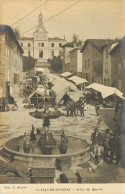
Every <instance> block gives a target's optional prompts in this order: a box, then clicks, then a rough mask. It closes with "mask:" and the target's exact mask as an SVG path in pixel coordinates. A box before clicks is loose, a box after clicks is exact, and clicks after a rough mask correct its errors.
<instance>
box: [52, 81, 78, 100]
mask: <svg viewBox="0 0 125 194" xmlns="http://www.w3.org/2000/svg"><path fill="white" fill-rule="evenodd" d="M60 79H61V78H60ZM60 79H58V81H57V80H56V82H55V85H54V86H53V87H52V90H53V91H54V92H55V94H56V102H57V103H59V102H60V100H61V99H62V98H63V96H64V95H65V94H66V93H67V92H69V91H75V92H77V91H78V89H77V88H76V86H75V85H74V84H72V83H70V82H68V81H66V80H63V79H61V80H60Z"/></svg>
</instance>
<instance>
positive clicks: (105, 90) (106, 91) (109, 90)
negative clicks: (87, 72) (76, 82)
mask: <svg viewBox="0 0 125 194" xmlns="http://www.w3.org/2000/svg"><path fill="white" fill-rule="evenodd" d="M86 89H93V90H96V91H98V92H100V93H101V95H102V98H107V97H108V96H111V95H114V94H115V95H116V96H118V97H120V98H122V99H125V98H124V97H123V93H122V92H121V91H119V90H118V89H117V88H114V87H108V86H104V85H101V84H97V83H93V84H90V85H89V86H87V87H86Z"/></svg>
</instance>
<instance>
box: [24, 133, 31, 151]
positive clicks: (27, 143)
mask: <svg viewBox="0 0 125 194" xmlns="http://www.w3.org/2000/svg"><path fill="white" fill-rule="evenodd" d="M23 149H24V152H25V153H29V152H30V136H29V135H28V134H26V135H25V137H24V143H23Z"/></svg>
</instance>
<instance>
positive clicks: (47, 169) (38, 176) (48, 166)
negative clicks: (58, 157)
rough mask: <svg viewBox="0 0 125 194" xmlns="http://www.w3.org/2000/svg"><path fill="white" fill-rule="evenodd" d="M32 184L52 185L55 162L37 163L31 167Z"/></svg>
mask: <svg viewBox="0 0 125 194" xmlns="http://www.w3.org/2000/svg"><path fill="white" fill-rule="evenodd" d="M31 169H32V170H31V182H32V183H54V177H55V162H53V161H52V160H50V161H48V162H47V163H44V164H43V163H42V164H41V162H37V163H34V164H32V166H31Z"/></svg>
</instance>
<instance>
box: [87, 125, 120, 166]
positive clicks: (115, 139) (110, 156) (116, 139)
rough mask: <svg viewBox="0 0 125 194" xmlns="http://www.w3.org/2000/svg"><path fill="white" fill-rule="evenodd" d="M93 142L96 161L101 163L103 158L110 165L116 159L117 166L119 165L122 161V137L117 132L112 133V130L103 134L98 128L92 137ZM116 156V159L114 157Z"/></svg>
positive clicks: (107, 130)
mask: <svg viewBox="0 0 125 194" xmlns="http://www.w3.org/2000/svg"><path fill="white" fill-rule="evenodd" d="M91 141H92V153H93V154H94V156H95V160H96V161H97V162H100V160H101V157H102V152H101V151H102V150H103V158H104V160H106V161H109V162H110V164H112V163H113V160H114V159H115V162H116V163H115V164H116V165H118V164H119V161H120V155H121V154H120V135H119V133H117V132H116V131H114V132H112V131H111V130H110V129H106V130H105V132H104V133H103V134H102V133H101V132H99V129H98V128H95V130H94V132H93V133H92V136H91ZM101 148H103V149H101ZM114 156H115V157H114Z"/></svg>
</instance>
